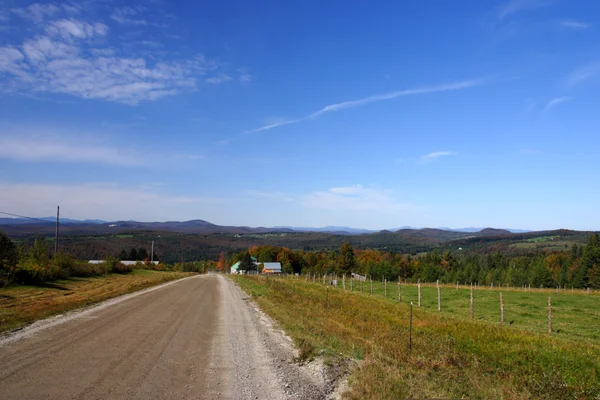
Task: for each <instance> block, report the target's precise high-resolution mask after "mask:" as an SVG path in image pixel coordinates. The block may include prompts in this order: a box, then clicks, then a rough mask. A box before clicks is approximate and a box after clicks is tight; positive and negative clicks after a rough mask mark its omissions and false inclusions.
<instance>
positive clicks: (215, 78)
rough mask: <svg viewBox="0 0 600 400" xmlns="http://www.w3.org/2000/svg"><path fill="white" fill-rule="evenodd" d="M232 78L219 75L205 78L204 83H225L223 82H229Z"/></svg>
mask: <svg viewBox="0 0 600 400" xmlns="http://www.w3.org/2000/svg"><path fill="white" fill-rule="evenodd" d="M232 79H233V78H232V77H231V76H229V75H227V74H219V75H217V76H211V77H210V78H206V79H205V82H206V83H213V84H219V83H225V82H229V81H231V80H232Z"/></svg>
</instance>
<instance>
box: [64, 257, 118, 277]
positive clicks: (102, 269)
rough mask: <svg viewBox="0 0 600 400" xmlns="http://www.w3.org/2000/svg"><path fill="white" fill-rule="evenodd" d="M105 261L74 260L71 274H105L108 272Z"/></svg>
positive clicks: (85, 275) (79, 275)
mask: <svg viewBox="0 0 600 400" xmlns="http://www.w3.org/2000/svg"><path fill="white" fill-rule="evenodd" d="M109 271H110V270H109V268H108V266H107V265H106V263H101V264H89V263H86V262H84V261H79V262H74V263H73V266H72V267H71V276H78V277H82V278H84V277H89V276H97V275H105V274H107V273H108V272H109Z"/></svg>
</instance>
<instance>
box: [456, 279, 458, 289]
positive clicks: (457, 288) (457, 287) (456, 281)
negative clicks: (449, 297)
mask: <svg viewBox="0 0 600 400" xmlns="http://www.w3.org/2000/svg"><path fill="white" fill-rule="evenodd" d="M456 290H458V281H456Z"/></svg>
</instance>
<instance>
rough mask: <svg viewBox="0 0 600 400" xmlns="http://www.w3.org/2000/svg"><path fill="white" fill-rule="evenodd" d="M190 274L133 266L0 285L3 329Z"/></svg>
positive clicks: (0, 323) (12, 327)
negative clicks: (124, 271)
mask: <svg viewBox="0 0 600 400" xmlns="http://www.w3.org/2000/svg"><path fill="white" fill-rule="evenodd" d="M189 275H191V274H190V273H181V272H159V271H150V270H134V271H133V272H132V273H130V274H127V275H121V274H109V275H106V276H98V277H91V278H70V279H66V280H60V281H56V282H53V283H48V284H46V285H44V286H13V287H8V288H2V289H0V332H2V331H7V330H11V329H15V328H18V327H20V326H22V325H25V324H28V323H30V322H33V321H35V320H38V319H42V318H46V317H49V316H52V315H55V314H59V313H62V312H65V311H68V310H72V309H74V308H78V307H82V306H86V305H89V304H93V303H97V302H99V301H102V300H106V299H109V298H111V297H115V296H119V295H122V294H125V293H130V292H133V291H136V290H141V289H144V288H146V287H149V286H153V285H157V284H159V283H163V282H167V281H170V280H173V279H178V278H183V277H185V276H189Z"/></svg>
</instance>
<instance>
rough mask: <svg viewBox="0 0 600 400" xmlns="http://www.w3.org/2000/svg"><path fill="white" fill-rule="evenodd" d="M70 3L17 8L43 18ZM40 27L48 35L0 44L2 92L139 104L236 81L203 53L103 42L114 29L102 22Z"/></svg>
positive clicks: (127, 11)
mask: <svg viewBox="0 0 600 400" xmlns="http://www.w3.org/2000/svg"><path fill="white" fill-rule="evenodd" d="M36 4H37V3H36ZM66 7H67V6H65V5H61V6H58V5H56V4H50V5H39V4H37V5H32V6H29V7H26V8H23V9H15V10H13V11H14V12H15V13H18V14H19V15H22V16H25V17H27V18H28V19H30V20H39V19H40V18H42V17H48V16H51V17H53V18H54V17H55V16H57V15H60V14H69V13H70V14H73V13H74V12H75V11H73V10H70V9H68V8H66ZM118 10H120V11H115V12H117V13H120V14H119V15H135V14H136V13H138V12H141V11H143V10H145V9H144V8H140V7H137V8H131V7H124V8H121V9H118ZM42 19H43V18H42ZM39 28H41V29H43V32H44V34H42V35H36V36H32V37H31V36H30V37H26V38H24V39H23V41H22V43H20V44H17V43H15V44H12V45H10V46H5V47H0V92H1V91H4V92H10V93H23V94H31V93H55V94H66V95H71V96H76V97H80V98H84V99H99V100H105V101H114V102H120V103H125V104H130V105H135V104H137V103H139V102H142V101H154V100H157V99H160V98H163V97H166V96H173V95H176V94H178V93H181V92H184V91H193V90H196V88H197V87H198V86H199V84H205V83H210V84H221V83H224V82H227V81H230V80H233V78H232V76H231V75H229V74H227V73H226V72H225V71H223V70H222V68H221V66H220V65H218V64H217V63H216V62H215V61H213V60H210V59H207V58H205V57H204V56H202V55H197V56H194V57H187V58H184V59H172V58H170V57H169V55H170V53H168V52H167V51H162V52H160V53H159V52H158V51H152V52H148V51H142V49H140V46H141V45H144V46H148V45H152V46H154V47H156V46H162V44H161V43H158V42H151V41H142V42H138V43H136V46H135V48H132V47H133V46H132V45H128V47H127V48H123V46H125V44H122V46H121V47H122V48H118V47H113V46H111V47H106V46H102V43H107V42H108V41H109V40H110V38H107V39H105V37H106V36H108V35H109V33H110V32H109V28H108V26H106V25H105V24H103V23H101V22H94V21H87V20H83V19H76V18H73V17H69V18H58V19H52V20H51V21H50V22H48V23H46V24H45V25H42V26H40V27H39ZM111 43H114V40H111ZM120 54H127V56H120Z"/></svg>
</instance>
